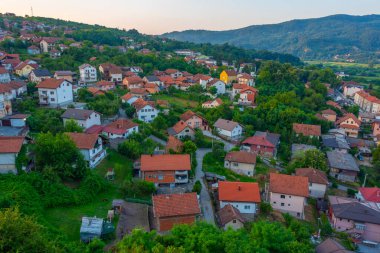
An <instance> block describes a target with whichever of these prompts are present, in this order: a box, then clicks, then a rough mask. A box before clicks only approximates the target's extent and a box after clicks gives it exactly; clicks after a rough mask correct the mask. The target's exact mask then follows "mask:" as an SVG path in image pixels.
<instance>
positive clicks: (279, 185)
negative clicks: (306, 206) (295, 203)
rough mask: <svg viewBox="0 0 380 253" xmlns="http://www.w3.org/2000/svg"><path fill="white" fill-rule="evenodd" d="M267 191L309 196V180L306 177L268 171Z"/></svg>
mask: <svg viewBox="0 0 380 253" xmlns="http://www.w3.org/2000/svg"><path fill="white" fill-rule="evenodd" d="M269 191H270V192H274V193H282V194H288V195H294V196H301V197H308V196H309V180H308V178H307V177H301V176H290V175H285V174H276V173H270V175H269Z"/></svg>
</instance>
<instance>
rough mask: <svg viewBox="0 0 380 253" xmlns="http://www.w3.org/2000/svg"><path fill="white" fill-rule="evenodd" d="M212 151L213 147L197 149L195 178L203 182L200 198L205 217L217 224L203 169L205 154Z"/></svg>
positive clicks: (206, 219)
mask: <svg viewBox="0 0 380 253" xmlns="http://www.w3.org/2000/svg"><path fill="white" fill-rule="evenodd" d="M209 152H211V149H198V150H197V153H196V155H197V163H198V165H197V170H196V172H195V180H199V181H200V182H201V184H202V191H201V194H200V196H199V200H200V203H201V209H202V214H203V218H204V220H205V221H207V222H209V223H211V224H215V214H214V209H213V207H212V203H211V198H210V195H209V193H208V190H207V186H206V184H205V181H204V173H203V170H202V161H203V157H204V156H205V154H207V153H209Z"/></svg>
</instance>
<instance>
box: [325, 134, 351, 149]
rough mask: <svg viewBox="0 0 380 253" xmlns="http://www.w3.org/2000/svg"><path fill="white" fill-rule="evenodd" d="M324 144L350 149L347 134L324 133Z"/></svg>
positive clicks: (328, 146) (330, 146)
mask: <svg viewBox="0 0 380 253" xmlns="http://www.w3.org/2000/svg"><path fill="white" fill-rule="evenodd" d="M322 142H323V145H324V146H325V147H327V148H339V149H350V146H349V145H348V142H347V140H346V138H345V136H340V135H330V134H328V135H322Z"/></svg>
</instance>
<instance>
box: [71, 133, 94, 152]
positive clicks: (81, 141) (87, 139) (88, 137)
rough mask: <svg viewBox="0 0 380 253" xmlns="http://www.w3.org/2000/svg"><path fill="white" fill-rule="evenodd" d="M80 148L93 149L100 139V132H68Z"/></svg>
mask: <svg viewBox="0 0 380 253" xmlns="http://www.w3.org/2000/svg"><path fill="white" fill-rule="evenodd" d="M66 134H67V135H68V136H69V137H70V139H71V140H72V141H73V142H74V143H75V145H76V146H77V148H79V149H92V148H94V146H95V144H96V142H97V141H98V138H99V135H98V134H87V133H66Z"/></svg>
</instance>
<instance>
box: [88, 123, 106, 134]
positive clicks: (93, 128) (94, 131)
mask: <svg viewBox="0 0 380 253" xmlns="http://www.w3.org/2000/svg"><path fill="white" fill-rule="evenodd" d="M103 128H104V126H100V125H93V126H91V127H89V128H87V129H86V132H85V133H86V134H100V133H101V132H102V131H103Z"/></svg>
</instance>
